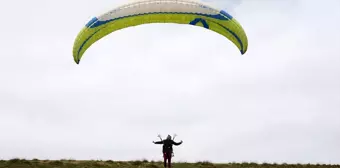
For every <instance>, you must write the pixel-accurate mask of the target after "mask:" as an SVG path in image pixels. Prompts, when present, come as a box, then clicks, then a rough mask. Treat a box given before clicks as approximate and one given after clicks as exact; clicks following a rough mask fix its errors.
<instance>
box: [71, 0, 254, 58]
mask: <svg viewBox="0 0 340 168" xmlns="http://www.w3.org/2000/svg"><path fill="white" fill-rule="evenodd" d="M151 23H176V24H189V25H194V26H199V27H203V28H206V29H209V30H211V31H214V32H216V33H218V34H220V35H222V36H224V37H226V38H227V39H229V40H230V41H231V42H232V43H233V44H234V45H235V46H236V47H237V48H238V49H239V50H240V52H241V54H244V53H246V51H247V48H248V39H247V35H246V33H245V31H244V30H243V28H242V26H241V25H240V24H239V23H238V22H237V21H236V19H235V18H233V17H232V16H231V15H230V14H228V13H227V12H226V11H224V10H219V9H216V8H212V7H210V6H208V5H205V4H203V3H200V2H196V1H191V0H139V1H135V2H131V3H127V4H125V5H122V6H119V7H117V8H114V9H113V10H111V11H108V12H106V13H104V14H102V15H100V16H97V17H94V18H93V19H91V20H90V21H89V22H88V23H87V24H86V25H85V27H84V28H83V29H82V30H81V31H80V32H79V34H78V36H77V37H76V40H75V42H74V45H73V58H74V61H75V62H76V63H77V64H79V62H80V60H81V58H82V56H83V54H84V52H85V51H86V50H87V49H88V48H89V47H90V46H91V45H92V44H93V43H95V42H96V41H98V40H100V39H101V38H103V37H104V36H106V35H108V34H110V33H112V32H115V31H117V30H120V29H124V28H128V27H132V26H137V25H141V24H151Z"/></svg>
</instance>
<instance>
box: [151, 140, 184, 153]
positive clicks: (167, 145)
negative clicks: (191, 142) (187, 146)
mask: <svg viewBox="0 0 340 168" xmlns="http://www.w3.org/2000/svg"><path fill="white" fill-rule="evenodd" d="M182 143H183V141H181V142H175V141H173V140H172V139H165V140H162V141H158V142H155V144H163V153H169V152H171V153H172V151H173V150H172V145H176V146H178V145H180V144H182Z"/></svg>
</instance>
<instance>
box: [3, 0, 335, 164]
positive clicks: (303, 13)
mask: <svg viewBox="0 0 340 168" xmlns="http://www.w3.org/2000/svg"><path fill="white" fill-rule="evenodd" d="M122 2H123V1H101V2H100V3H96V4H94V3H93V2H91V1H72V2H71V1H41V0H34V1H30V2H29V3H28V1H27V2H26V1H10V2H8V3H6V7H4V5H0V6H1V7H3V10H0V12H1V14H8V13H12V14H11V17H10V18H4V19H5V21H4V22H3V23H6V25H11V26H3V27H1V30H2V32H8V33H4V35H3V37H2V39H1V41H0V44H1V46H4V47H3V48H2V50H1V52H2V54H0V59H1V61H0V77H1V83H0V102H1V104H0V131H1V132H2V137H1V139H0V151H1V152H0V158H4V159H7V158H12V157H26V158H34V157H38V158H41V159H45V158H46V159H60V158H74V159H97V158H98V159H113V160H130V159H140V158H144V157H145V158H147V159H154V160H159V159H161V158H160V150H161V147H160V146H156V145H153V144H152V143H151V142H152V140H157V137H156V136H157V134H162V135H163V136H165V135H166V134H172V133H177V134H178V135H179V136H178V137H177V138H178V140H181V139H182V140H183V141H184V143H183V145H182V146H180V147H176V148H175V155H176V157H175V161H178V160H186V161H197V160H211V161H214V162H228V161H257V162H262V161H268V162H290V163H294V162H301V163H306V162H310V163H340V160H339V157H338V156H339V151H340V149H339V143H338V142H339V135H340V133H339V131H338V128H339V123H340V121H339V119H340V116H339V110H340V106H339V102H340V87H339V86H340V78H339V76H340V74H339V73H340V70H339V66H338V65H339V63H340V57H339V53H338V46H339V45H340V40H339V39H340V33H338V31H337V30H338V29H339V28H340V25H339V24H338V23H337V22H334V20H339V19H340V13H339V12H338V10H337V7H338V6H339V1H337V0H328V1H327V3H320V1H313V0H308V1H307V0H294V1H293V0H291V1H269V0H261V1H244V0H243V1H228V3H226V1H223V2H222V1H214V2H211V3H215V4H219V3H220V4H221V5H220V6H221V7H223V8H227V9H230V10H231V13H232V14H233V16H235V17H236V19H238V20H239V22H240V23H241V24H242V25H243V26H244V27H245V30H246V32H247V34H248V37H249V50H248V53H247V54H246V55H244V56H240V55H239V52H238V51H237V49H236V48H235V47H234V46H233V45H232V44H231V43H230V42H229V41H228V40H226V39H225V38H223V37H221V36H220V35H218V34H216V33H214V32H210V31H208V30H205V29H201V28H198V27H193V26H185V25H143V26H139V27H134V28H129V29H125V30H121V31H119V32H117V33H114V34H111V35H109V36H108V37H107V38H103V39H102V40H100V41H99V42H98V43H96V44H94V45H93V46H92V47H91V48H90V49H89V50H88V51H87V52H86V54H85V56H84V58H83V60H82V63H81V64H80V65H76V64H75V63H74V62H73V59H72V55H71V54H72V45H73V41H74V38H75V36H76V34H77V33H78V31H79V30H80V28H81V27H82V26H83V25H84V24H85V23H86V22H87V21H88V20H89V19H90V18H91V17H93V16H95V15H96V14H99V13H100V12H101V11H105V10H107V9H111V8H112V7H114V6H115V5H117V4H118V3H122ZM18 3H20V4H22V5H20V6H18V5H17V4H18ZM11 7H16V9H17V10H16V11H17V12H14V13H13V12H12V10H10V9H11ZM316 11H317V13H316ZM23 16H25V17H24V18H26V19H22V17H23ZM27 18H29V19H27Z"/></svg>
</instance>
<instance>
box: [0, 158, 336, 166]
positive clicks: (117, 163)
mask: <svg viewBox="0 0 340 168" xmlns="http://www.w3.org/2000/svg"><path fill="white" fill-rule="evenodd" d="M0 168H163V163H162V162H161V161H148V160H135V161H112V160H106V161H101V160H91V161H88V160H84V161H81V160H38V159H33V160H25V159H11V160H0ZM173 168H340V165H326V164H269V163H261V164H257V163H225V164H214V163H211V162H208V161H202V162H196V163H185V162H175V163H173Z"/></svg>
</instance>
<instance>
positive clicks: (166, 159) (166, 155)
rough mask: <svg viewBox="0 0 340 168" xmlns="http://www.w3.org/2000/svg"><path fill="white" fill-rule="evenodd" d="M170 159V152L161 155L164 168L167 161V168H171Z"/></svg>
mask: <svg viewBox="0 0 340 168" xmlns="http://www.w3.org/2000/svg"><path fill="white" fill-rule="evenodd" d="M171 157H172V152H164V153H163V158H164V168H166V165H167V164H166V163H167V161H168V167H169V168H171Z"/></svg>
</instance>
